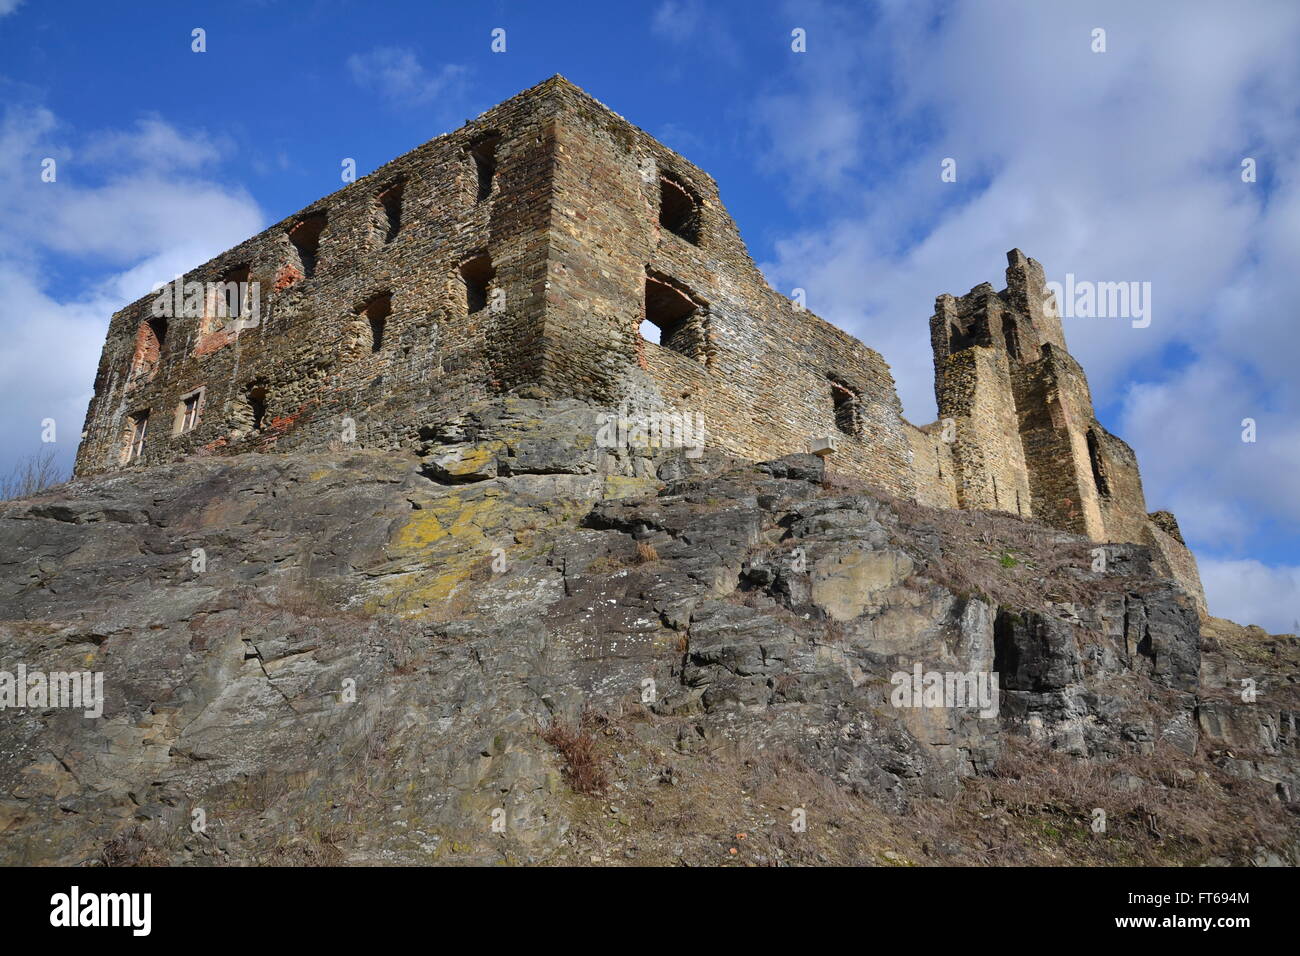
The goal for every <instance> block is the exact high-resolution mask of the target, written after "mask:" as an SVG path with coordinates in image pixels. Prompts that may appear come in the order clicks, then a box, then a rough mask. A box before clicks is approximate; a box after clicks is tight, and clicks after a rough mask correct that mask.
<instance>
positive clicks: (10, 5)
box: [0, 0, 23, 17]
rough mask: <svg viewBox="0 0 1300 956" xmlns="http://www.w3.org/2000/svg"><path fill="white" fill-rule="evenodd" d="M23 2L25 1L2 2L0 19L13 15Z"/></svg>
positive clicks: (8, 0)
mask: <svg viewBox="0 0 1300 956" xmlns="http://www.w3.org/2000/svg"><path fill="white" fill-rule="evenodd" d="M22 2H23V0H0V17H4V16H8V15H9V14H11V13H13V12H14V11H15V10H17V9H18V5H19V4H20V3H22Z"/></svg>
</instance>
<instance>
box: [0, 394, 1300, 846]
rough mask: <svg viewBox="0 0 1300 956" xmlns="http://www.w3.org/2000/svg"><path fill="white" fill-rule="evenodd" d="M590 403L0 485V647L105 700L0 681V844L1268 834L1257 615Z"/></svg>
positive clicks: (1289, 768) (1017, 526)
mask: <svg viewBox="0 0 1300 956" xmlns="http://www.w3.org/2000/svg"><path fill="white" fill-rule="evenodd" d="M602 414H604V412H603V411H602V410H601V409H597V408H592V407H590V406H585V405H582V404H580V403H575V402H559V403H549V402H546V401H543V400H540V399H531V398H527V399H526V398H512V399H507V400H504V401H501V402H495V403H485V404H484V405H482V406H478V407H476V408H473V409H470V410H469V411H467V412H466V414H465V415H464V416H463V417H462V418H461V419H459V420H457V421H454V422H443V423H438V424H434V425H430V426H429V427H428V428H427V429H426V430H425V431H424V432H423V435H422V437H423V440H424V444H422V445H421V446H420V447H419V448H418V449H415V450H414V452H413V453H411V454H399V453H394V452H377V451H356V450H353V451H341V452H336V453H319V454H302V455H286V454H280V455H276V456H264V455H245V456H236V457H230V458H223V459H220V460H213V459H206V460H205V459H192V460H189V461H185V462H182V463H178V464H173V465H165V466H159V467H155V468H151V469H146V470H137V471H132V472H130V473H128V474H119V475H114V476H111V477H101V478H95V479H89V480H81V481H77V482H74V483H72V484H69V485H66V486H63V487H62V488H60V489H56V490H54V491H52V492H50V493H47V494H44V495H42V496H39V497H36V498H32V499H27V500H23V501H16V502H9V503H7V504H5V505H3V506H0V607H2V608H3V612H0V613H2V615H3V616H2V619H0V670H3V671H8V672H14V671H15V670H16V668H17V666H18V665H19V664H22V665H23V666H24V667H25V668H26V670H27V671H28V672H30V673H36V672H40V673H44V674H53V673H58V672H73V671H86V672H93V673H102V674H103V687H104V691H105V701H104V706H103V712H102V715H101V716H97V717H86V716H84V714H83V712H82V711H81V710H76V709H72V708H67V707H56V706H48V705H40V706H26V707H13V706H11V707H9V708H7V709H5V710H4V711H3V713H0V752H3V753H4V756H5V759H4V760H3V762H0V860H2V861H3V862H5V863H24V862H27V863H78V862H94V861H108V862H123V861H126V862H130V861H131V860H133V859H150V860H167V861H170V862H178V863H183V862H220V863H267V862H306V863H311V862H348V863H370V862H398V863H422V862H470V863H484V862H497V861H501V860H506V861H511V862H581V863H590V862H600V863H606V862H614V861H619V862H629V861H631V862H653V863H677V862H686V863H715V862H727V861H738V862H747V863H760V864H764V863H780V862H807V863H819V862H834V863H881V864H886V865H895V864H898V863H900V862H903V863H905V862H925V861H935V862H945V863H952V862H971V863H989V862H1040V863H1042V862H1080V861H1092V862H1131V861H1133V860H1134V859H1139V860H1142V859H1145V860H1150V861H1155V862H1209V861H1222V862H1237V863H1249V862H1285V863H1290V862H1294V861H1295V851H1296V840H1295V838H1296V828H1295V817H1294V815H1293V813H1294V810H1295V801H1296V785H1297V782H1298V781H1297V777H1296V769H1295V768H1296V766H1297V764H1296V756H1297V755H1296V733H1295V730H1296V714H1297V712H1300V706H1298V705H1297V703H1296V700H1295V694H1296V690H1295V679H1296V674H1297V670H1298V669H1297V667H1296V664H1297V651H1298V649H1297V642H1296V639H1295V638H1294V637H1280V638H1279V637H1269V636H1267V635H1264V634H1262V633H1256V632H1248V631H1246V630H1244V629H1241V628H1236V627H1235V625H1230V624H1228V623H1227V622H1216V621H1213V620H1211V621H1210V622H1208V623H1207V624H1206V625H1205V628H1204V629H1202V627H1201V624H1200V621H1199V619H1198V616H1197V614H1196V610H1195V607H1194V604H1193V602H1192V601H1191V600H1190V599H1189V597H1188V596H1187V595H1186V594H1185V593H1184V592H1182V591H1181V590H1180V589H1179V588H1178V586H1177V585H1176V584H1175V583H1174V582H1172V581H1169V580H1165V579H1162V578H1160V577H1159V576H1158V575H1157V574H1156V573H1154V572H1153V571H1152V566H1151V555H1150V553H1149V552H1148V551H1147V550H1146V549H1143V548H1141V547H1138V546H1134V545H1112V546H1108V549H1107V551H1108V555H1107V557H1108V560H1107V561H1106V562H1105V568H1106V569H1105V570H1104V571H1097V570H1093V568H1094V566H1095V557H1094V555H1093V551H1094V546H1093V545H1092V544H1090V543H1089V542H1087V541H1085V540H1083V539H1081V538H1077V537H1075V536H1072V535H1068V534H1064V533H1062V532H1060V531H1054V530H1051V529H1048V528H1046V527H1043V526H1040V525H1036V524H1034V523H1032V522H1026V521H1022V520H1020V519H1018V518H1015V517H1014V516H1010V515H999V514H985V513H980V512H955V511H940V510H930V509H926V508H922V507H919V506H917V505H914V504H909V503H906V502H900V501H896V500H893V499H891V498H889V497H887V496H883V495H880V494H876V493H873V492H872V491H871V490H870V489H868V488H866V487H861V486H848V485H843V484H835V483H832V482H830V481H828V480H827V478H826V475H825V471H824V467H823V462H822V461H821V460H820V459H817V458H814V457H811V456H792V457H789V458H784V459H781V460H778V461H773V462H766V463H760V464H754V463H751V462H746V461H742V460H738V459H734V458H731V457H729V456H726V455H721V454H718V453H715V452H706V453H705V454H703V455H702V456H700V457H697V458H692V457H690V456H688V455H686V454H684V453H682V452H680V451H677V452H672V451H667V450H662V449H653V448H641V449H632V450H629V449H622V450H611V449H606V448H602V447H600V445H599V443H597V442H595V441H594V440H593V439H592V437H591V436H593V435H594V434H595V433H596V429H597V428H598V425H599V419H598V416H600V415H602ZM994 675H996V679H997V681H998V684H997V685H996V686H995V687H990V686H989V683H988V681H989V679H991V678H992V677H993V676H994ZM936 676H937V678H938V685H937V687H936V684H935V682H934V680H932V679H931V678H933V677H936ZM1243 680H1244V681H1251V682H1253V684H1252V686H1253V687H1254V689H1255V693H1254V695H1253V697H1252V699H1251V700H1246V699H1244V698H1243V696H1242V694H1241V689H1242V687H1243V686H1244V685H1242V683H1241V682H1242V681H1243ZM990 690H991V691H992V694H991V695H990V694H989V693H988V692H989V691H990ZM932 691H933V692H935V693H937V694H938V696H937V697H934V698H933V699H931V697H930V694H931V692H932ZM954 692H956V693H958V694H959V695H964V696H959V697H957V698H954V697H953V693H954ZM945 695H946V696H945ZM47 703H48V702H47ZM553 728H564V729H565V731H566V732H565V733H564V734H556V733H552V729H553ZM575 741H578V743H575ZM592 761H598V762H599V764H600V767H599V768H595V767H593V766H592V765H591V762H592ZM597 769H599V773H597V772H595V771H596V770H597ZM602 778H603V786H602V785H600V782H601V780H602ZM593 781H595V782H593ZM589 791H594V792H589ZM1097 807H1100V808H1102V809H1107V810H1108V813H1109V819H1110V820H1111V824H1110V826H1109V828H1108V829H1106V830H1105V831H1104V832H1100V833H1098V832H1095V829H1094V827H1093V825H1092V824H1093V820H1094V818H1093V815H1092V814H1093V810H1094V809H1095V808H1097ZM1153 820H1154V821H1156V822H1154V823H1153V822H1152V821H1153ZM1045 821H1047V822H1045ZM1193 821H1195V822H1193ZM1205 821H1209V822H1208V823H1207V822H1205ZM801 827H802V828H801ZM1049 829H1050V830H1051V831H1052V832H1053V833H1055V834H1057V835H1058V836H1056V837H1050V838H1049V837H1047V836H1045V835H1044V834H1046V833H1047V832H1048V830H1049ZM1058 837H1059V838H1058Z"/></svg>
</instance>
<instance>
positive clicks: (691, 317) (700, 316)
mask: <svg viewBox="0 0 1300 956" xmlns="http://www.w3.org/2000/svg"><path fill="white" fill-rule="evenodd" d="M646 323H649V324H650V325H651V326H652V327H653V328H655V329H658V331H659V335H658V340H657V341H658V344H659V345H660V346H662V347H663V348H666V349H670V350H672V351H674V352H679V353H680V354H682V355H685V356H686V357H687V358H690V359H694V360H695V361H697V362H701V363H705V364H707V362H708V329H707V312H706V309H705V307H704V305H703V303H701V302H699V301H697V300H696V299H695V298H694V297H693V296H692V295H691V294H690V293H689V292H687V291H686V289H684V288H683V287H682V286H681V285H680V284H678V283H677V282H674V281H673V280H671V279H669V278H668V277H667V276H659V275H647V276H646V280H645V318H644V319H643V321H642V322H641V326H640V328H641V329H642V334H643V336H644V337H645V338H646V339H647V340H649V341H656V340H655V339H654V338H653V337H652V335H650V336H647V335H644V330H645V327H646Z"/></svg>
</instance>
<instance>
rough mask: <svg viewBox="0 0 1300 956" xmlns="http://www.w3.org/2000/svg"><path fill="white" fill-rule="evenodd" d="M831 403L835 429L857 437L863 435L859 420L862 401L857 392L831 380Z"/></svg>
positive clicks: (837, 381)
mask: <svg viewBox="0 0 1300 956" xmlns="http://www.w3.org/2000/svg"><path fill="white" fill-rule="evenodd" d="M831 401H832V403H833V406H834V412H835V427H836V428H838V429H839V430H840V431H842V432H843V433H844V434H846V435H852V436H854V437H857V436H858V435H860V434H861V433H862V427H861V422H860V418H859V406H860V405H861V401H860V398H859V395H858V393H857V391H856V390H854V389H852V388H850V387H849V386H848V385H846V384H844V383H843V382H841V381H839V380H838V379H835V378H832V379H831Z"/></svg>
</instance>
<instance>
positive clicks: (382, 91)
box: [347, 47, 466, 106]
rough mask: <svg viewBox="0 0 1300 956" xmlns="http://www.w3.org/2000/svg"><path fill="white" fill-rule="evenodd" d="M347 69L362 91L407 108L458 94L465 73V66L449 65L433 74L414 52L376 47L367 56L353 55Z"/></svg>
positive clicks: (397, 48) (361, 54) (398, 48)
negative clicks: (372, 93)
mask: <svg viewBox="0 0 1300 956" xmlns="http://www.w3.org/2000/svg"><path fill="white" fill-rule="evenodd" d="M347 67H348V72H349V73H351V74H352V79H353V80H354V81H355V82H356V83H357V85H359V86H360V87H361V88H362V89H366V90H370V91H371V92H374V93H378V94H379V95H380V96H382V97H384V98H385V99H387V100H389V101H390V102H392V103H393V104H395V105H405V106H418V105H420V104H423V103H429V102H431V101H433V100H435V99H437V98H438V97H440V96H444V95H447V94H451V93H453V92H454V91H457V90H458V88H459V86H460V84H461V82H462V80H463V78H464V76H465V72H466V70H465V67H463V66H458V65H456V64H454V63H446V64H443V66H441V67H439V68H438V70H437V72H436V73H432V74H431V73H429V71H428V70H426V69H425V68H424V67H423V66H422V65H421V64H420V61H419V60H418V59H416V56H415V54H414V53H413V52H412V51H411V50H409V49H405V48H402V47H376V48H375V49H373V50H371V51H370V52H368V53H364V54H363V53H354V54H352V55H351V56H350V57H348V60H347Z"/></svg>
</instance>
